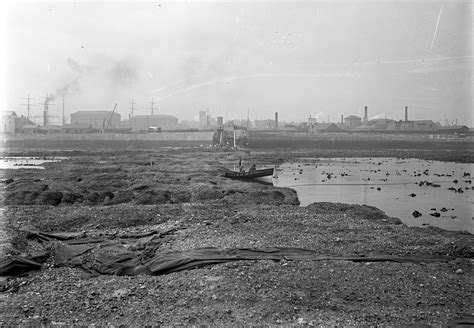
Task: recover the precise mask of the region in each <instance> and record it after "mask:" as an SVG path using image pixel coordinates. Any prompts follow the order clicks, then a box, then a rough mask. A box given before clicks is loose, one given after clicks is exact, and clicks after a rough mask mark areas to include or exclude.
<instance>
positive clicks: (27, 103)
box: [21, 94, 34, 120]
mask: <svg viewBox="0 0 474 328" xmlns="http://www.w3.org/2000/svg"><path fill="white" fill-rule="evenodd" d="M21 99H26V101H27V102H26V104H21V106H26V113H27V114H26V118H27V119H28V120H29V119H30V106H34V105H33V104H30V100H33V99H34V98H30V94H28V97H26V98H21Z"/></svg>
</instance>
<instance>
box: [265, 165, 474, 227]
mask: <svg viewBox="0 0 474 328" xmlns="http://www.w3.org/2000/svg"><path fill="white" fill-rule="evenodd" d="M472 171H473V164H465V163H449V162H438V161H427V160H419V159H397V158H329V159H328V158H320V159H302V160H301V161H300V162H299V163H288V164H284V165H280V166H279V167H278V169H277V173H278V178H277V179H273V184H274V185H275V186H280V187H290V188H293V189H295V190H296V191H297V193H298V198H299V200H300V202H301V205H302V206H305V205H308V204H311V203H313V202H335V203H337V202H339V203H348V204H366V205H371V206H376V207H378V208H380V209H382V210H383V211H385V213H387V215H389V216H392V217H397V218H399V219H401V220H402V221H403V222H404V223H405V224H407V225H408V226H427V225H432V226H436V227H440V228H443V229H448V230H464V231H469V232H471V233H474V229H473V217H472V213H473V207H474V206H473V189H472V180H471V175H472ZM414 211H417V212H419V214H421V216H418V217H415V216H414V215H413V213H414Z"/></svg>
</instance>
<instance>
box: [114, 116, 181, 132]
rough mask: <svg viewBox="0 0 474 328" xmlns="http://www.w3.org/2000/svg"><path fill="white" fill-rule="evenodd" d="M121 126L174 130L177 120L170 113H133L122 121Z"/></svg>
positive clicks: (177, 125) (136, 129)
mask: <svg viewBox="0 0 474 328" xmlns="http://www.w3.org/2000/svg"><path fill="white" fill-rule="evenodd" d="M122 127H124V128H131V129H132V131H149V130H161V131H165V130H176V129H178V128H179V120H178V118H177V117H175V116H172V115H135V116H133V117H131V118H130V119H128V120H125V121H123V122H122Z"/></svg>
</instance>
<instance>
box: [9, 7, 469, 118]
mask: <svg viewBox="0 0 474 328" xmlns="http://www.w3.org/2000/svg"><path fill="white" fill-rule="evenodd" d="M4 14H6V16H7V17H6V18H7V20H6V37H7V40H6V45H7V46H6V47H4V49H3V51H4V56H6V57H4V60H2V64H3V65H4V66H6V69H5V71H4V72H3V73H2V74H5V75H4V81H5V84H6V90H5V94H6V98H5V100H6V101H4V102H5V104H4V106H5V109H6V110H14V111H16V112H17V113H18V114H26V107H25V106H21V105H20V104H23V103H25V102H26V100H24V99H21V98H24V97H27V95H28V94H29V95H30V96H31V97H33V98H34V100H33V102H34V103H36V104H39V103H41V102H42V101H43V98H44V97H45V96H46V95H47V94H49V95H50V96H51V97H52V98H56V99H55V100H54V101H52V103H54V104H55V105H54V106H52V107H51V108H50V111H51V115H54V116H57V117H56V118H54V117H53V118H52V120H53V121H56V122H58V123H59V122H60V116H61V108H62V96H64V101H65V108H66V116H67V115H68V114H69V113H71V112H74V111H77V110H112V109H113V107H114V104H115V103H118V111H119V113H120V114H121V115H122V118H125V117H128V115H129V114H130V113H131V110H130V108H131V101H132V99H133V101H134V103H135V104H134V106H135V114H150V112H151V110H150V108H151V104H150V101H151V99H153V100H154V102H155V105H154V106H155V113H159V114H170V115H175V116H177V117H179V118H180V119H193V118H195V117H197V114H198V112H199V111H200V110H206V109H209V112H210V114H211V115H213V116H217V115H222V116H224V117H225V118H226V119H233V118H246V117H247V112H248V111H249V112H250V119H251V120H253V119H264V118H272V117H273V115H274V112H279V115H280V119H281V120H284V121H304V120H306V119H307V118H308V117H309V116H310V115H311V116H312V117H315V116H317V117H318V119H319V120H320V121H327V120H328V117H329V120H330V121H339V120H340V116H341V115H344V116H347V115H351V114H354V115H359V116H362V115H363V108H364V106H368V107H369V118H372V117H385V116H386V117H387V118H392V119H397V120H398V119H403V116H404V106H409V116H410V117H409V118H410V119H433V120H434V121H441V122H442V123H444V122H445V121H446V120H448V121H451V122H452V121H454V120H455V119H457V120H458V122H459V123H461V124H468V125H471V126H472V125H474V124H473V123H474V122H473V117H472V116H473V115H472V92H473V90H472V57H473V54H472V38H473V32H472V18H473V17H472V14H473V12H472V4H471V1H446V2H430V1H393V2H387V1H383V2H375V1H355V2H352V1H334V0H333V1H300V2H294V1H292V2H280V1H278V2H275V1H274V2H270V1H263V2H262V1H261V2H258V3H254V2H240V1H231V2H227V3H220V2H202V1H192V0H187V1H184V0H183V1H179V2H177V1H176V2H169V1H163V2H160V1H154V2H143V3H135V2H131V1H128V2H127V1H126V2H119V3H112V2H100V1H93V2H80V1H75V2H40V3H35V2H22V3H18V2H11V3H10V4H9V5H8V6H7V10H6V12H5V13H4ZM41 112H42V105H38V106H36V107H34V109H33V112H32V115H37V116H40V115H41ZM38 122H40V120H39V119H38Z"/></svg>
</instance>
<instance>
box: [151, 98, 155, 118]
mask: <svg viewBox="0 0 474 328" xmlns="http://www.w3.org/2000/svg"><path fill="white" fill-rule="evenodd" d="M154 104H155V103H154V102H153V98H151V116H153V105H154Z"/></svg>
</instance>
